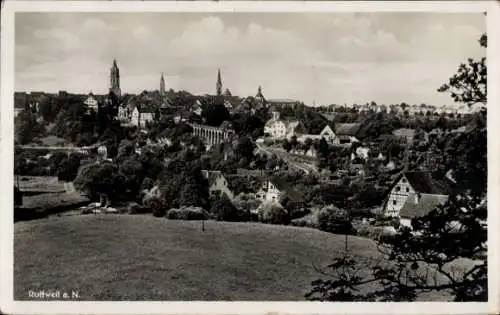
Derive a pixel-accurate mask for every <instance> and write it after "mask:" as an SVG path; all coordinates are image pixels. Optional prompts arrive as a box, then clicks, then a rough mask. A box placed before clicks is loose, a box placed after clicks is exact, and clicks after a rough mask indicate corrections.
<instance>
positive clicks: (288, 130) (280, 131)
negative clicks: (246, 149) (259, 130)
mask: <svg viewBox="0 0 500 315" xmlns="http://www.w3.org/2000/svg"><path fill="white" fill-rule="evenodd" d="M264 133H265V134H269V136H270V137H271V138H274V139H290V138H292V137H293V136H297V137H298V136H299V135H300V134H303V133H305V127H304V125H303V124H302V123H301V122H300V121H297V120H293V121H285V120H281V119H280V118H279V113H278V112H273V118H271V119H270V120H268V121H267V122H266V124H265V126H264Z"/></svg>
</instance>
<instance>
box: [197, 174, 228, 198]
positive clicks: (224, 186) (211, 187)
mask: <svg viewBox="0 0 500 315" xmlns="http://www.w3.org/2000/svg"><path fill="white" fill-rule="evenodd" d="M202 174H203V177H205V178H206V179H207V180H208V192H209V194H210V196H211V197H215V196H218V197H221V196H222V195H223V194H225V195H226V196H227V197H228V198H229V199H233V198H234V194H233V192H232V191H231V190H230V189H229V187H228V183H227V180H226V178H225V177H224V176H223V175H222V173H221V172H220V171H207V170H202Z"/></svg>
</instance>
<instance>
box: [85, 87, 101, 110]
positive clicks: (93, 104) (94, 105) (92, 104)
mask: <svg viewBox="0 0 500 315" xmlns="http://www.w3.org/2000/svg"><path fill="white" fill-rule="evenodd" d="M83 104H85V105H86V106H87V109H88V110H91V109H93V110H94V111H95V112H97V109H98V102H97V99H96V98H95V96H94V94H93V93H92V91H91V92H90V93H89V95H88V96H87V99H86V100H85V101H84V102H83Z"/></svg>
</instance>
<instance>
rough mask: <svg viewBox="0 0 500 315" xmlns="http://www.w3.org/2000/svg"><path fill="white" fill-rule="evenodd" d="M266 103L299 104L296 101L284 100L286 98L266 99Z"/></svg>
mask: <svg viewBox="0 0 500 315" xmlns="http://www.w3.org/2000/svg"><path fill="white" fill-rule="evenodd" d="M267 102H268V103H272V104H279V103H289V104H291V103H293V104H296V103H300V102H299V101H297V100H292V99H286V98H274V99H268V100H267Z"/></svg>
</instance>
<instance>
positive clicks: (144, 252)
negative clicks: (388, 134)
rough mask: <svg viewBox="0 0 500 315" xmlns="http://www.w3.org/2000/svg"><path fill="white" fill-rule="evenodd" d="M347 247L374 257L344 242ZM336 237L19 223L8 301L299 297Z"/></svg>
mask: <svg viewBox="0 0 500 315" xmlns="http://www.w3.org/2000/svg"><path fill="white" fill-rule="evenodd" d="M349 242H350V243H349V244H350V249H351V250H353V251H355V252H356V253H358V254H359V255H363V256H366V257H373V256H374V255H376V253H377V252H376V249H375V247H374V243H373V242H372V241H370V240H368V239H364V238H358V237H350V241H349ZM343 248H344V236H342V235H334V234H328V233H324V232H320V231H317V230H312V229H307V228H295V227H286V226H273V225H264V224H258V223H226V222H214V221H207V222H205V231H204V232H202V231H201V222H199V221H173V220H166V219H164V218H154V217H152V216H145V215H144V216H129V215H107V216H106V215H103V216H93V215H88V216H80V215H78V216H68V217H50V218H48V219H43V220H36V221H28V222H19V223H16V224H15V235H14V262H15V263H14V270H15V271H14V272H15V274H14V289H15V299H16V300H22V299H28V290H41V289H46V290H47V289H54V290H55V289H60V290H78V292H79V294H80V298H81V299H83V300H227V301H235V300H241V301H243V300H246V301H251V300H271V301H272V300H275V301H279V300H281V301H283V300H303V299H304V293H305V292H306V291H307V290H308V289H310V283H311V281H312V280H315V279H317V278H318V277H319V274H318V273H317V271H315V270H314V269H313V263H314V264H315V265H322V266H324V265H326V264H328V263H331V259H332V258H334V257H338V256H339V255H341V254H342V250H343Z"/></svg>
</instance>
